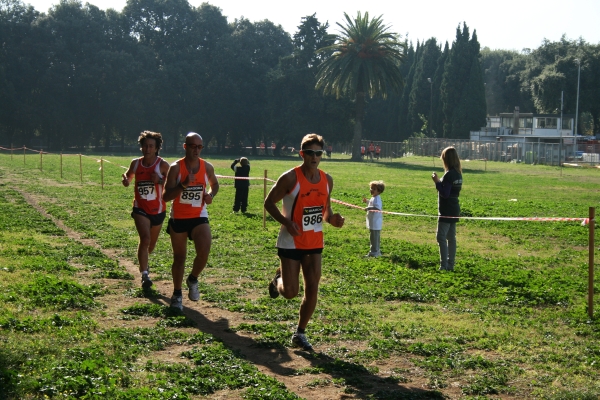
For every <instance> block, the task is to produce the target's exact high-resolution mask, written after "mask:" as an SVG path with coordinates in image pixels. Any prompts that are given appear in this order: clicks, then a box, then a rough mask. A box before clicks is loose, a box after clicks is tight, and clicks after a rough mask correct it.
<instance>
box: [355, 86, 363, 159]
mask: <svg viewBox="0 0 600 400" xmlns="http://www.w3.org/2000/svg"><path fill="white" fill-rule="evenodd" d="M364 117H365V94H364V92H358V93H356V120H355V121H354V137H353V138H352V161H361V156H360V142H361V140H362V123H363V119H364Z"/></svg>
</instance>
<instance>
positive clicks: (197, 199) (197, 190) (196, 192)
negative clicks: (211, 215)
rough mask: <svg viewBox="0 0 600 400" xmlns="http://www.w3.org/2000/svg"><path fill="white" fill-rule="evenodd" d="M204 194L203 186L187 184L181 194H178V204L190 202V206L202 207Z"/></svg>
mask: <svg viewBox="0 0 600 400" xmlns="http://www.w3.org/2000/svg"><path fill="white" fill-rule="evenodd" d="M203 196H204V186H202V185H200V186H188V187H187V189H185V190H184V191H183V192H181V196H179V203H180V204H191V205H192V207H202V198H203Z"/></svg>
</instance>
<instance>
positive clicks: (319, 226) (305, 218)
mask: <svg viewBox="0 0 600 400" xmlns="http://www.w3.org/2000/svg"><path fill="white" fill-rule="evenodd" d="M302 230H303V231H304V232H306V231H314V232H321V231H322V230H323V206H317V207H306V208H304V209H303V210H302Z"/></svg>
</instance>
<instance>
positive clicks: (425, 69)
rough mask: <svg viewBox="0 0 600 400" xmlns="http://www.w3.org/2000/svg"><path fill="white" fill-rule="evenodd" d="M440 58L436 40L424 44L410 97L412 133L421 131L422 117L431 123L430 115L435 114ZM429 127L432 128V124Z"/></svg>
mask: <svg viewBox="0 0 600 400" xmlns="http://www.w3.org/2000/svg"><path fill="white" fill-rule="evenodd" d="M440 56H441V50H440V48H439V46H438V44H437V41H436V39H435V38H431V39H429V40H428V41H427V42H425V44H423V46H422V51H421V52H420V55H419V60H418V61H417V63H416V69H415V72H414V76H413V83H412V87H411V91H410V95H409V104H408V121H409V126H410V132H411V133H412V132H420V131H421V129H422V127H423V120H422V119H421V118H420V117H419V116H420V115H421V116H425V117H426V118H427V120H428V121H429V119H430V118H431V117H430V114H433V86H432V85H433V79H434V78H435V76H434V75H435V72H436V69H437V62H438V59H439V58H440ZM436 98H437V96H436ZM431 119H432V118H431ZM428 125H429V126H431V122H429V123H428ZM432 134H433V132H432Z"/></svg>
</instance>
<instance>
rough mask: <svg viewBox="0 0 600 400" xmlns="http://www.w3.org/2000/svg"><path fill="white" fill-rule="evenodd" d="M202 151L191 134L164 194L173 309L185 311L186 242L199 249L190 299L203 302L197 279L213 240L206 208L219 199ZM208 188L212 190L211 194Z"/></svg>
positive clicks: (190, 281)
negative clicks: (168, 203) (167, 204)
mask: <svg viewBox="0 0 600 400" xmlns="http://www.w3.org/2000/svg"><path fill="white" fill-rule="evenodd" d="M203 147H204V145H203V144H202V137H201V136H200V135H199V134H197V133H195V132H190V133H188V135H187V136H186V138H185V143H184V144H183V148H184V149H185V157H184V158H182V159H179V160H177V161H175V162H174V163H173V164H171V166H170V167H169V172H168V173H167V181H166V183H165V191H164V194H163V199H164V200H165V201H171V200H172V201H173V204H172V206H171V215H170V218H169V223H168V225H167V233H168V234H169V235H170V236H171V245H172V247H173V266H172V267H171V273H172V275H173V296H172V297H171V307H173V308H177V309H179V310H183V302H182V291H181V287H182V285H183V276H184V274H185V259H186V254H187V240H188V239H189V240H191V241H193V242H194V247H195V249H196V257H195V258H194V263H193V266H192V271H191V273H190V274H189V275H188V277H187V279H186V281H185V283H186V285H187V287H188V289H189V291H188V298H189V299H190V300H192V301H198V300H199V299H200V291H199V290H198V275H200V273H201V272H202V270H203V269H204V267H206V263H207V261H208V254H209V253H210V246H211V240H212V237H211V232H210V226H209V224H208V212H207V210H206V207H207V206H208V205H209V204H212V202H213V198H214V197H215V196H216V195H217V193H218V191H219V182H218V180H217V177H216V176H215V170H214V168H213V166H212V164H210V163H208V162H206V161H204V160H203V159H201V158H200V152H201V151H202V149H203ZM207 186H210V191H208V190H207Z"/></svg>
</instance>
